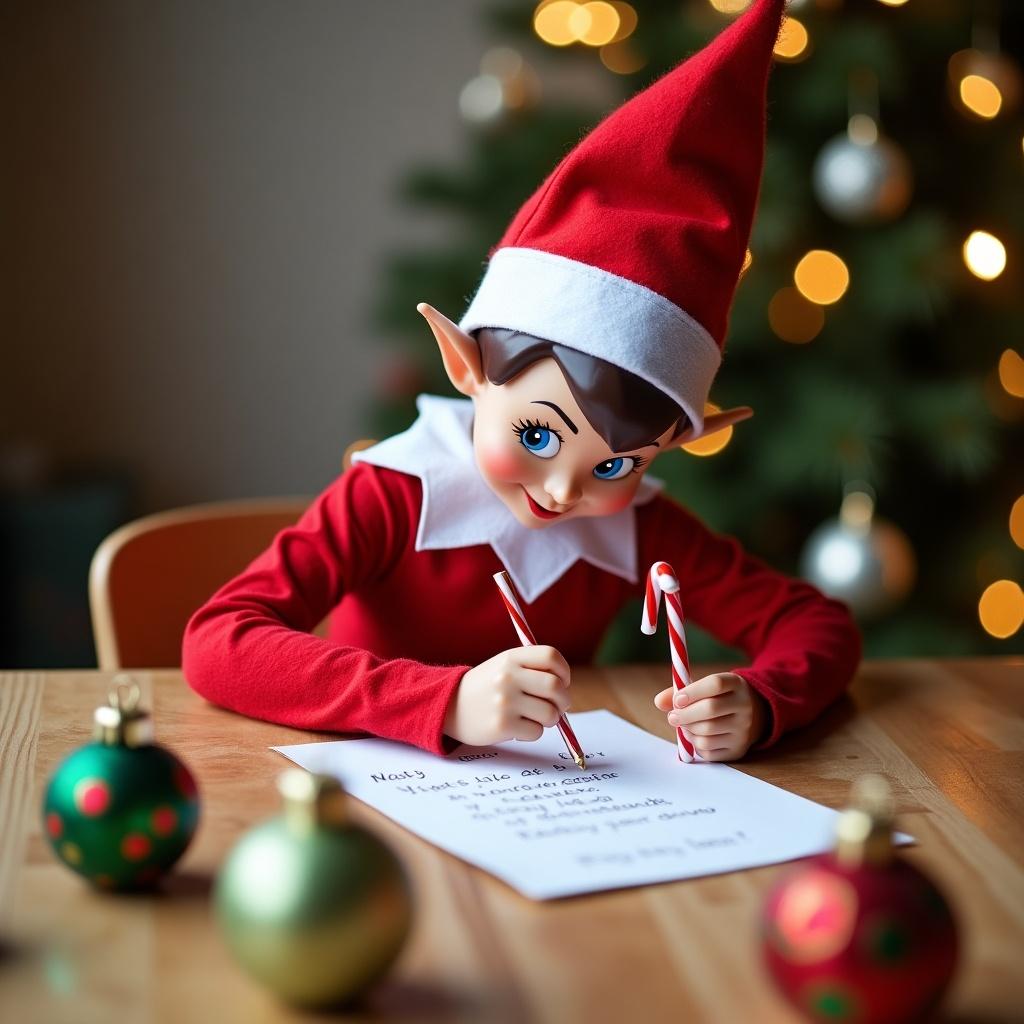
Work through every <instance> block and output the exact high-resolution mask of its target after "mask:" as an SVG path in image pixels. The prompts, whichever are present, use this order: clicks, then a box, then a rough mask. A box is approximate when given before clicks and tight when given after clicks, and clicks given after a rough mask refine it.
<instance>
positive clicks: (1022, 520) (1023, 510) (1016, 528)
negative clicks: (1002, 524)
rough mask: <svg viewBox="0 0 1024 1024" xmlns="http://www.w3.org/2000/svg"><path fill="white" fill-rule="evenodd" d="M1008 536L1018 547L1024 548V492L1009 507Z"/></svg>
mask: <svg viewBox="0 0 1024 1024" xmlns="http://www.w3.org/2000/svg"><path fill="white" fill-rule="evenodd" d="M1010 536H1011V537H1012V538H1013V543H1014V544H1016V545H1017V547H1019V548H1024V494H1022V495H1021V496H1020V497H1019V498H1018V499H1017V500H1016V501H1015V502H1014V503H1013V508H1011V509H1010Z"/></svg>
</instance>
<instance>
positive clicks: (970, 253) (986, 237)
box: [964, 231, 1006, 281]
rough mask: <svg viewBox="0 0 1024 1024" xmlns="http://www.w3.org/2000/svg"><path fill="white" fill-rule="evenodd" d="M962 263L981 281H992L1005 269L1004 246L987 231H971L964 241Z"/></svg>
mask: <svg viewBox="0 0 1024 1024" xmlns="http://www.w3.org/2000/svg"><path fill="white" fill-rule="evenodd" d="M964 263H966V264H967V269H968V270H969V271H970V272H971V273H972V274H973V275H974V276H975V277H980V278H981V279H982V281H994V280H995V279H996V278H997V277H998V276H999V275H1000V274H1001V273H1002V272H1003V271H1004V270H1005V269H1006V246H1004V245H1003V243H1002V242H1000V241H999V239H998V238H996V236H995V235H992V234H989V232H987V231H972V232H971V233H970V234H969V235H968V236H967V241H966V242H964Z"/></svg>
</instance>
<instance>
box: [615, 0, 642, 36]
mask: <svg viewBox="0 0 1024 1024" xmlns="http://www.w3.org/2000/svg"><path fill="white" fill-rule="evenodd" d="M612 7H614V8H615V10H616V11H617V12H618V15H619V29H618V31H617V32H616V33H615V35H614V36H613V37H612V39H611V40H610V41H611V42H613V43H620V42H622V40H623V39H628V38H629V37H630V36H631V35H632V34H633V31H634V30H635V29H636V26H637V21H638V20H639V19H638V17H637V13H636V9H635V8H634V7H633V6H632V5H631V4H627V3H624V2H623V0H613V2H612Z"/></svg>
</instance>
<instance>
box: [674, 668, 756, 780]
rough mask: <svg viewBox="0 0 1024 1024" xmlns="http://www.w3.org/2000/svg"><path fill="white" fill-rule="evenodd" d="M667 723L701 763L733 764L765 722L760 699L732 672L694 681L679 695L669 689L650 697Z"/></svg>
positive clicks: (749, 745) (741, 678)
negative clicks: (679, 729) (679, 730)
mask: <svg viewBox="0 0 1024 1024" xmlns="http://www.w3.org/2000/svg"><path fill="white" fill-rule="evenodd" d="M654 706H655V707H656V708H657V709H658V710H659V711H666V712H668V724H669V725H670V726H671V727H672V728H673V729H674V728H675V727H676V726H677V725H678V726H682V729H683V735H684V736H685V737H686V738H687V739H688V740H689V741H690V742H691V743H692V744H693V747H694V749H695V750H696V751H697V753H698V754H700V756H701V757H702V758H704V760H705V761H735V760H737V759H738V758H741V757H742V756H743V755H744V754H745V753H746V752H747V751H748V750H749V749H750V747H751V744H753V743H754V742H756V741H757V740H758V739H760V737H761V733H762V732H763V731H764V727H765V725H766V724H767V722H768V705H767V702H766V701H765V699H764V697H762V696H761V695H760V694H759V693H757V692H756V691H755V690H754V689H752V688H751V686H750V684H749V683H748V682H747V681H746V680H745V679H744V678H743V676H739V675H737V674H736V673H735V672H718V673H716V674H715V675H711V676H704V678H703V679H696V680H694V681H693V682H692V683H690V685H689V686H687V687H686V688H685V689H684V690H681V691H680V692H678V693H677V692H676V691H675V690H674V689H673V688H672V687H669V688H668V689H667V690H662V691H661V693H659V694H658V696H657V697H655V698H654Z"/></svg>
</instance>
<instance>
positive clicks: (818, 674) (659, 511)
mask: <svg viewBox="0 0 1024 1024" xmlns="http://www.w3.org/2000/svg"><path fill="white" fill-rule="evenodd" d="M644 512H646V513H648V516H647V517H645V518H646V519H647V522H646V524H645V525H644V527H643V536H644V538H645V542H644V545H643V555H644V558H645V561H644V562H643V563H642V565H643V567H644V568H649V567H650V564H651V562H653V561H656V560H658V559H664V560H665V561H667V562H669V563H670V564H671V565H672V566H673V567H674V568H675V570H676V573H677V575H678V577H679V584H680V587H681V591H682V593H681V597H682V602H683V611H684V614H685V615H686V617H687V619H689V620H692V621H693V622H695V623H696V624H697V625H699V626H700V627H701V628H703V629H706V630H707V631H708V632H710V633H712V634H713V635H714V636H716V637H718V639H720V640H721V641H722V642H724V643H726V644H728V645H730V646H733V647H739V648H740V649H741V650H743V651H744V653H745V654H746V655H747V657H748V659H749V663H748V664H746V665H743V666H737V667H736V668H734V669H733V670H732V671H731V672H726V673H719V674H716V675H715V676H710V677H707V678H706V679H705V680H699V681H695V682H694V684H693V688H692V691H691V696H692V697H693V698H695V699H691V700H690V701H689V702H688V703H687V704H686V706H685V707H683V708H678V707H677V708H676V709H675V711H674V712H673V713H674V714H675V715H677V716H679V717H680V718H681V719H682V721H681V723H680V724H681V725H682V727H683V728H684V729H689V728H691V727H693V729H694V733H695V736H696V737H698V738H699V739H698V742H704V743H707V744H708V745H710V746H712V747H713V746H714V742H715V741H709V740H706V739H704V737H705V736H713V735H715V734H716V733H717V734H719V735H727V734H728V733H729V732H736V733H737V735H736V736H732V735H728V738H727V739H725V740H722V741H718V742H721V743H722V744H723V745H729V746H730V747H731V749H730V752H729V753H728V754H723V756H722V757H713V758H712V759H715V760H721V759H730V760H731V759H733V758H735V757H739V756H742V754H743V753H744V752H745V749H746V747H745V746H744V747H743V749H737V746H743V743H742V742H741V739H740V733H741V732H742V731H743V730H741V729H739V726H745V728H746V733H745V735H746V741H747V742H746V746H750V745H756V746H768V745H770V744H772V743H774V742H775V741H776V740H777V739H778V738H779V737H780V736H781V735H782V734H783V733H784V732H787V731H788V730H790V729H795V728H797V727H799V726H802V725H806V724H808V723H809V722H811V721H813V720H814V719H815V718H817V716H818V715H819V714H821V712H822V711H823V710H824V709H825V708H826V707H827V706H828V705H829V704H831V703H832V702H833V701H834V700H836V699H837V698H838V697H839V696H840V695H841V694H842V693H843V691H844V690H845V689H846V687H847V685H848V684H849V682H850V680H851V679H852V678H853V674H854V672H855V671H856V668H857V665H858V663H859V661H860V655H861V641H860V634H859V633H858V631H857V627H856V626H855V625H854V622H853V620H852V618H851V617H850V613H849V611H848V610H847V608H846V606H845V605H843V604H841V603H840V602H838V601H834V600H831V599H829V598H826V597H825V596H823V595H822V594H821V593H820V592H819V591H817V590H816V589H815V588H814V587H812V586H811V585H810V584H808V583H806V582H804V581H802V580H796V579H792V578H790V577H787V576H785V575H783V574H781V573H778V572H776V571H775V570H773V569H771V568H769V567H768V566H767V565H766V564H765V563H764V562H762V561H761V560H760V559H757V558H754V557H753V556H751V555H749V554H747V553H746V552H745V551H744V550H743V548H742V546H741V545H740V543H739V542H738V541H737V540H736V539H735V538H732V537H727V536H723V535H720V534H716V533H714V532H713V531H711V530H709V529H708V528H707V527H706V526H704V525H703V524H702V523H701V522H700V521H699V520H698V519H697V518H696V517H695V516H693V515H692V514H691V513H689V512H687V511H686V510H685V509H683V508H682V507H681V506H680V505H678V504H677V503H676V502H674V501H672V500H671V499H667V498H659V499H656V500H655V501H654V502H652V503H651V506H650V507H649V508H647V509H644ZM688 689H690V688H688ZM659 697H661V701H660V702H659V707H662V710H666V711H667V710H668V705H667V704H665V698H664V697H662V695H659ZM663 704H665V706H662V705H663ZM729 714H736V715H739V716H740V722H739V724H738V725H737V721H736V720H735V719H728V718H726V717H725V716H727V715H729ZM715 718H717V719H718V721H719V722H720V723H722V722H724V723H727V724H728V725H729V726H730V729H729V730H727V729H726V728H725V725H722V724H720V725H717V726H716V725H714V724H711V723H713V722H714V720H715ZM697 723H707V724H700V725H699V726H698V725H697ZM733 727H735V728H733Z"/></svg>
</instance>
